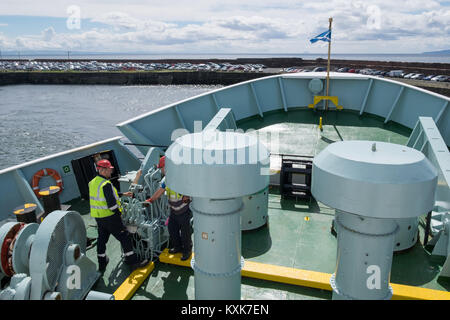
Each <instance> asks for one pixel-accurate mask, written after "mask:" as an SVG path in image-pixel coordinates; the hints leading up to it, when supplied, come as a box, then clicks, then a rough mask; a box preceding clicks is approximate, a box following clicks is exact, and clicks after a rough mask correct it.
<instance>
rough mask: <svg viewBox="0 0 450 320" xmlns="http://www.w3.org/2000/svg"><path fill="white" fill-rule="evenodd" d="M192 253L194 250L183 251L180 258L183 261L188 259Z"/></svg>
mask: <svg viewBox="0 0 450 320" xmlns="http://www.w3.org/2000/svg"><path fill="white" fill-rule="evenodd" d="M191 254H192V251H189V252H185V253H183V255H182V256H181V258H180V260H181V261H186V260H187V259H189V258H190V257H191Z"/></svg>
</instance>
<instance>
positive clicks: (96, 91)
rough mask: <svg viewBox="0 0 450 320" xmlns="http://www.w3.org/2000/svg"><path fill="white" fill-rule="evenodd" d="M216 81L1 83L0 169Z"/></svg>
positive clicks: (113, 131)
mask: <svg viewBox="0 0 450 320" xmlns="http://www.w3.org/2000/svg"><path fill="white" fill-rule="evenodd" d="M217 88H220V86H200V85H182V86H101V85H98V86H97V85H93V86H81V85H80V86H58V85H51V86H50V85H17V86H4V87H0V169H4V168H7V167H10V166H13V165H17V164H21V163H23V162H26V161H30V160H34V159H37V158H40V157H43V156H47V155H50V154H54V153H56V152H61V151H65V150H69V149H72V148H76V147H80V146H83V145H86V144H89V143H93V142H97V141H100V140H103V139H108V138H111V137H115V136H118V135H122V133H121V132H120V131H119V130H118V129H117V128H116V127H115V125H116V124H118V123H120V122H122V121H125V120H128V119H130V118H132V117H135V116H138V115H141V114H143V113H146V112H148V111H150V110H154V109H157V108H159V107H161V106H165V105H167V104H170V103H173V102H176V101H179V100H182V99H186V98H189V97H193V96H196V95H198V94H201V93H204V92H207V91H211V90H214V89H217Z"/></svg>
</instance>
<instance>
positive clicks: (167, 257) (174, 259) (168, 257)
mask: <svg viewBox="0 0 450 320" xmlns="http://www.w3.org/2000/svg"><path fill="white" fill-rule="evenodd" d="M181 256H182V254H181V253H175V254H170V253H169V249H164V250H163V252H161V254H160V255H159V261H161V262H163V263H170V264H175V265H177V266H183V267H190V266H191V259H192V258H193V257H194V253H192V255H191V257H190V258H189V259H187V260H185V261H181V259H180V258H181Z"/></svg>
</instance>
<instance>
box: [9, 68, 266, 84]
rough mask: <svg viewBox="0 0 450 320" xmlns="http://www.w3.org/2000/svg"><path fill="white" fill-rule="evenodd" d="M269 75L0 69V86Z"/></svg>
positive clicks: (235, 79) (213, 80) (219, 80)
mask: <svg viewBox="0 0 450 320" xmlns="http://www.w3.org/2000/svg"><path fill="white" fill-rule="evenodd" d="M268 75H272V74H271V73H244V72H207V71H173V72H170V71H162V72H159V71H149V72H147V71H129V72H105V71H101V72H72V71H71V72H42V71H36V72H0V85H14V84H70V85H76V84H82V85H89V84H103V85H181V84H204V85H215V84H221V85H230V84H235V83H239V82H242V81H247V80H251V79H256V78H260V77H265V76H268Z"/></svg>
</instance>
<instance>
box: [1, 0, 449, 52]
mask: <svg viewBox="0 0 450 320" xmlns="http://www.w3.org/2000/svg"><path fill="white" fill-rule="evenodd" d="M328 17H333V19H334V20H333V35H332V52H333V53H375V54H376V53H411V54H413V53H421V52H426V51H438V50H446V49H450V0H445V1H435V0H428V1H425V0H405V1H398V2H393V1H391V0H376V1H375V0H374V1H360V0H329V1H292V0H279V1H277V0H258V1H257V0H246V1H245V3H242V1H237V0H228V1H213V0H196V1H195V2H192V1H187V0H176V1H174V0H168V1H165V2H164V3H161V2H158V1H140V0H129V1H126V2H125V1H123V0H122V1H119V0H90V1H88V0H79V1H66V0H60V1H57V2H56V1H49V0H40V1H39V2H37V1H32V0H2V6H1V9H0V50H2V51H33V50H36V51H46V50H47V51H50V50H56V51H57V50H60V51H66V50H70V51H89V52H123V53H125V52H154V53H158V52H165V53H208V52H214V53H224V54H226V53H240V52H242V53H299V54H301V53H322V52H323V53H326V51H327V44H326V43H325V42H318V43H316V44H313V45H312V44H310V42H309V39H310V38H311V37H313V36H315V35H317V34H318V33H321V32H323V31H325V30H326V29H327V28H328Z"/></svg>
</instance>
